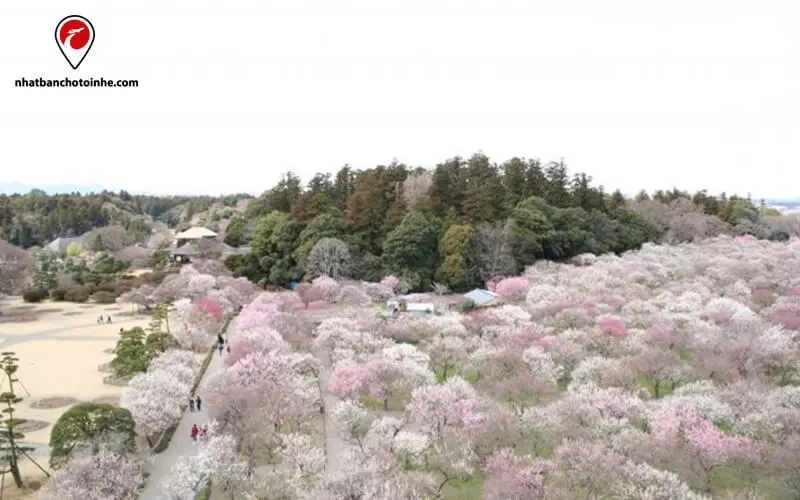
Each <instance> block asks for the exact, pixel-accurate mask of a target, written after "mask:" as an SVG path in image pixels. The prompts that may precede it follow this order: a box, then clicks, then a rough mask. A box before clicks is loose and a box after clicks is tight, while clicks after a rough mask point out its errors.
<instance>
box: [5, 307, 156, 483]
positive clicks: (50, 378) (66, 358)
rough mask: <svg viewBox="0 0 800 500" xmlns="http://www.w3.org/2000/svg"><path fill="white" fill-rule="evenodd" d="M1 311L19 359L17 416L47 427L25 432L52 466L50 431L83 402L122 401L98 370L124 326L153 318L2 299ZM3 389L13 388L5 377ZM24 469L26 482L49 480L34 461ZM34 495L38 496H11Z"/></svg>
mask: <svg viewBox="0 0 800 500" xmlns="http://www.w3.org/2000/svg"><path fill="white" fill-rule="evenodd" d="M0 311H1V312H2V314H0V318H1V319H0V351H12V352H14V353H16V356H17V357H18V358H19V372H18V378H19V380H20V382H21V384H20V385H18V386H17V392H18V394H19V395H20V396H21V397H23V401H22V402H21V403H20V404H18V405H17V414H16V416H18V417H19V418H24V419H29V420H31V421H32V422H31V424H30V425H33V424H36V423H37V422H43V423H46V426H44V427H43V426H42V425H43V424H41V423H38V424H37V425H35V427H37V428H38V429H37V430H31V431H28V432H25V431H24V430H23V432H24V433H25V444H29V445H30V446H34V447H36V448H37V451H36V453H35V455H34V458H35V459H36V460H37V461H38V462H39V463H40V464H41V465H43V466H44V467H45V468H47V461H48V448H47V444H48V443H49V441H50V430H51V428H52V425H53V423H55V422H56V420H58V418H59V417H60V416H61V414H63V413H64V412H65V411H66V410H67V409H69V407H70V406H71V405H73V404H75V403H77V402H81V401H93V402H103V403H112V404H116V403H117V402H118V400H119V396H120V395H121V393H122V388H121V387H116V386H112V385H108V384H104V383H103V377H104V376H105V375H107V374H105V373H102V372H100V371H98V369H97V367H98V366H99V365H101V364H103V363H107V362H109V361H111V359H112V358H113V355H112V354H109V352H110V349H113V347H114V346H115V345H116V342H117V339H118V334H119V329H120V328H126V329H128V328H132V327H135V326H142V327H144V326H146V325H147V324H148V322H149V320H150V318H149V317H148V316H140V315H136V316H134V315H131V312H130V309H128V308H125V307H120V306H118V305H116V304H107V305H99V304H75V303H71V302H49V301H48V302H43V303H41V304H25V303H24V302H23V301H22V300H21V299H20V298H5V299H0ZM101 314H102V315H103V316H108V315H109V314H110V315H111V319H112V321H113V323H112V324H110V325H109V324H102V325H98V324H97V318H98V317H99V316H100V315H101ZM2 387H3V390H7V388H8V384H7V382H6V380H5V377H3V380H2ZM21 465H22V474H23V477H24V479H25V481H26V483H30V482H32V481H41V480H42V478H43V477H44V475H43V474H42V473H41V471H39V470H38V469H37V468H36V466H34V465H33V464H31V463H30V461H28V460H24V461H23V462H22V463H21ZM12 488H13V487H12ZM6 493H9V486H8V482H6ZM34 497H35V493H32V494H26V495H23V496H17V497H14V496H11V497H10V498H34Z"/></svg>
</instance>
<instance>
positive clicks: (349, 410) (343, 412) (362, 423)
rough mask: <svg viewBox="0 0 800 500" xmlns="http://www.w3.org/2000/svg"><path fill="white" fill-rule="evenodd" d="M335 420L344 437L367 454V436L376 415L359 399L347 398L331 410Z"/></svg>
mask: <svg viewBox="0 0 800 500" xmlns="http://www.w3.org/2000/svg"><path fill="white" fill-rule="evenodd" d="M331 417H332V419H333V422H334V423H335V424H336V426H337V427H338V429H339V433H340V434H341V436H342V438H343V439H344V440H345V441H346V442H348V443H350V444H352V445H355V446H357V447H358V449H359V450H360V451H361V453H363V454H365V455H366V454H367V444H366V438H367V435H368V434H369V432H370V429H371V428H372V424H373V423H374V422H375V420H376V417H375V416H374V415H372V414H370V412H369V411H368V410H367V409H366V408H364V406H363V405H362V404H361V403H360V402H359V401H354V400H345V401H342V402H341V403H338V404H337V405H336V406H334V407H333V410H332V411H331Z"/></svg>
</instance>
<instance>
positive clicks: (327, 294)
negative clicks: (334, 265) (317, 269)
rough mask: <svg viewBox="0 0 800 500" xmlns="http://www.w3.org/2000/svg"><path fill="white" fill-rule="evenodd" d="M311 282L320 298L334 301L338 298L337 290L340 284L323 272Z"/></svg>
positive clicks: (340, 287) (339, 288)
mask: <svg viewBox="0 0 800 500" xmlns="http://www.w3.org/2000/svg"><path fill="white" fill-rule="evenodd" d="M311 284H312V285H313V286H315V287H317V289H318V290H319V293H320V295H321V296H322V300H325V301H328V302H336V300H338V298H339V292H340V291H341V289H342V285H340V284H339V283H338V282H337V281H336V280H334V279H333V278H330V277H329V276H327V275H324V274H323V275H322V276H319V277H317V278H316V279H314V281H312V282H311Z"/></svg>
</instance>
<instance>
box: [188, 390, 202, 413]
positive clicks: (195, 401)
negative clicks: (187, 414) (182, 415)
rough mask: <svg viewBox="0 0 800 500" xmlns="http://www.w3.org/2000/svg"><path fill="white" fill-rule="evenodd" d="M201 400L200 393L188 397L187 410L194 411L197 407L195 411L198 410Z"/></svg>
mask: <svg viewBox="0 0 800 500" xmlns="http://www.w3.org/2000/svg"><path fill="white" fill-rule="evenodd" d="M202 404H203V400H202V399H200V395H199V394H198V395H196V396H195V397H193V398H189V411H194V409H195V408H197V411H200V410H201V409H202V408H201V407H202Z"/></svg>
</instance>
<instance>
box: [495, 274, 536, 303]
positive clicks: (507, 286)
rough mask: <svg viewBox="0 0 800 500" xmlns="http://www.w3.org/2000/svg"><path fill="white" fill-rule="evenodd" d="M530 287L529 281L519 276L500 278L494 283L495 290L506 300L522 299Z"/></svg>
mask: <svg viewBox="0 0 800 500" xmlns="http://www.w3.org/2000/svg"><path fill="white" fill-rule="evenodd" d="M530 288H531V282H530V281H528V280H527V279H526V278H523V277H521V276H514V277H511V278H506V279H504V280H501V281H500V282H499V283H497V285H495V292H497V293H499V294H500V295H501V296H502V297H503V298H504V299H507V300H514V301H517V300H523V299H525V296H526V295H527V294H528V290H530Z"/></svg>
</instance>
